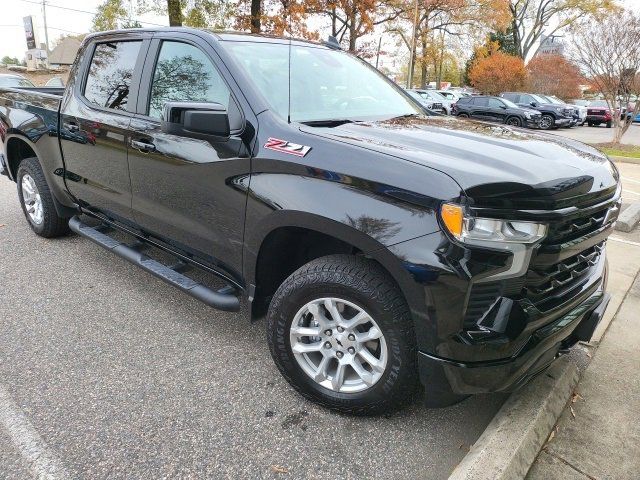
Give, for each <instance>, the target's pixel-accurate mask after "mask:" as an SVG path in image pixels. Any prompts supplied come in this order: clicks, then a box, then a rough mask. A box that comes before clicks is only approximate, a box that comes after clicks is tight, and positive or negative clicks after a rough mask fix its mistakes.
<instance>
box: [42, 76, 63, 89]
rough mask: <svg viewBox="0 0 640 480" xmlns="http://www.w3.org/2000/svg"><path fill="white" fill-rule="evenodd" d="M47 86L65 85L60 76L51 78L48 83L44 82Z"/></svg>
mask: <svg viewBox="0 0 640 480" xmlns="http://www.w3.org/2000/svg"><path fill="white" fill-rule="evenodd" d="M44 86H45V87H64V80H62V78H60V77H53V78H50V79H49V80H48V81H47V83H45V84H44Z"/></svg>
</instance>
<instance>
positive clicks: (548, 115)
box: [500, 92, 575, 130]
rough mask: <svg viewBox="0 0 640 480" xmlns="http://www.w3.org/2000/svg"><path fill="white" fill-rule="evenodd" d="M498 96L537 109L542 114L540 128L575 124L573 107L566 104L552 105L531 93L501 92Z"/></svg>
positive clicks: (545, 128)
mask: <svg viewBox="0 0 640 480" xmlns="http://www.w3.org/2000/svg"><path fill="white" fill-rule="evenodd" d="M500 96H501V97H502V98H506V99H507V100H511V101H512V102H513V103H515V104H517V105H518V106H520V107H524V108H531V107H533V108H535V109H536V110H538V111H539V112H540V113H541V114H542V117H541V118H540V125H539V126H540V128H541V129H542V130H549V129H551V128H559V127H571V126H572V124H575V122H574V118H573V114H574V111H573V108H571V107H569V106H567V105H554V104H552V103H549V102H548V101H546V100H544V99H543V98H541V97H539V96H538V95H535V94H533V93H522V92H503V93H501V94H500Z"/></svg>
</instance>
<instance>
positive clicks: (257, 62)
mask: <svg viewBox="0 0 640 480" xmlns="http://www.w3.org/2000/svg"><path fill="white" fill-rule="evenodd" d="M224 46H225V47H226V48H227V49H228V51H229V52H230V53H231V54H232V56H233V57H234V59H235V60H236V61H237V62H238V64H239V65H240V66H241V67H242V68H243V69H244V70H245V73H246V74H247V76H248V77H249V78H250V79H251V80H253V82H254V85H255V86H256V88H257V89H258V90H259V91H260V93H262V95H263V96H264V97H265V98H266V100H267V101H268V102H269V104H270V105H271V107H272V108H273V110H274V111H275V112H276V113H277V114H278V115H279V116H280V117H281V118H283V119H287V117H288V116H289V118H290V120H291V121H292V122H313V121H322V120H332V119H349V120H354V121H355V120H372V119H385V118H393V117H398V116H401V115H412V114H414V115H415V114H419V113H421V112H420V110H419V109H418V107H417V106H415V105H414V104H413V103H412V102H411V100H409V99H408V98H407V97H406V96H404V95H403V94H402V93H401V92H400V91H399V90H398V89H397V88H396V87H394V86H393V84H392V83H391V81H390V80H388V79H387V78H386V77H385V76H384V75H382V74H381V73H380V72H378V71H377V70H375V69H374V68H372V67H370V66H369V65H367V64H366V63H365V62H363V61H361V60H358V59H357V58H355V57H353V56H351V55H349V54H347V53H345V52H343V51H340V50H329V49H326V48H319V47H314V46H312V45H310V46H298V45H292V46H291V55H289V45H288V44H282V43H254V42H231V41H230V42H224ZM289 65H290V66H291V68H290V69H289ZM289 71H291V78H290V79H289V75H288V74H289Z"/></svg>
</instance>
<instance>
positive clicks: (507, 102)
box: [500, 98, 520, 108]
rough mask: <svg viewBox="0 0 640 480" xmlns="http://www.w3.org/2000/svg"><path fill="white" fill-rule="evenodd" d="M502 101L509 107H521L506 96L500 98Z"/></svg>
mask: <svg viewBox="0 0 640 480" xmlns="http://www.w3.org/2000/svg"><path fill="white" fill-rule="evenodd" d="M500 100H501V101H502V103H504V104H505V105H506V106H507V107H509V108H520V107H519V106H518V105H516V104H515V103H513V102H512V101H511V100H507V99H506V98H500Z"/></svg>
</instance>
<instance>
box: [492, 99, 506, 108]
mask: <svg viewBox="0 0 640 480" xmlns="http://www.w3.org/2000/svg"><path fill="white" fill-rule="evenodd" d="M489 107H491V108H502V107H504V103H502V102H501V101H500V100H498V99H497V98H490V99H489Z"/></svg>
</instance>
